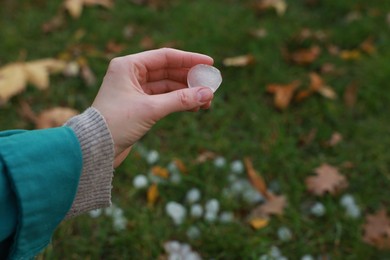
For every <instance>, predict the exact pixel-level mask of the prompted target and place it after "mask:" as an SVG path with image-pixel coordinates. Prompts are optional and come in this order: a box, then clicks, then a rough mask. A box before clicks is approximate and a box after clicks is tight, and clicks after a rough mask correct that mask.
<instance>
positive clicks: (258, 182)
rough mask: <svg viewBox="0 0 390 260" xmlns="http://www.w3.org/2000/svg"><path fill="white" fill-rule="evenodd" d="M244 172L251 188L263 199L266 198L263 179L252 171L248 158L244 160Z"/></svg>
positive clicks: (266, 192)
mask: <svg viewBox="0 0 390 260" xmlns="http://www.w3.org/2000/svg"><path fill="white" fill-rule="evenodd" d="M244 163H245V167H246V172H247V174H248V178H249V181H250V182H251V183H252V185H253V187H254V188H255V189H256V190H257V191H258V192H259V193H260V194H261V195H263V196H264V197H267V196H268V190H267V185H266V183H265V181H264V179H263V177H262V176H261V175H260V174H259V173H258V172H257V171H256V170H255V169H254V167H253V163H252V161H251V160H250V159H249V158H245V159H244Z"/></svg>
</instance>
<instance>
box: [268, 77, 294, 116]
mask: <svg viewBox="0 0 390 260" xmlns="http://www.w3.org/2000/svg"><path fill="white" fill-rule="evenodd" d="M300 84H301V83H300V82H299V81H297V80H296V81H293V82H291V83H290V84H286V85H280V84H269V85H268V86H267V92H269V93H272V94H274V105H275V107H276V108H277V109H279V110H284V109H286V108H287V107H288V106H289V104H290V102H291V99H292V97H293V95H294V92H295V90H296V89H297V88H298V87H299V85H300Z"/></svg>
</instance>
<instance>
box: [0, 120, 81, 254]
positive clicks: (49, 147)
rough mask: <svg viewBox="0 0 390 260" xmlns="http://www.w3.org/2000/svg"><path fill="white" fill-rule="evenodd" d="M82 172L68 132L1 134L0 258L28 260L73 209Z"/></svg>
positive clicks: (77, 148)
mask: <svg viewBox="0 0 390 260" xmlns="http://www.w3.org/2000/svg"><path fill="white" fill-rule="evenodd" d="M81 171H82V152H81V148H80V144H79V141H78V139H77V137H76V135H75V133H74V132H73V130H72V129H71V128H69V127H59V128H52V129H45V130H33V131H6V132H0V223H1V224H0V258H1V259H4V258H5V257H6V256H8V259H30V258H33V257H34V256H35V255H36V254H38V253H39V252H40V251H41V250H42V249H43V248H44V247H46V246H47V244H48V243H49V242H50V239H51V236H52V234H53V232H54V230H55V229H56V227H57V226H58V225H59V223H60V222H61V221H62V220H63V219H64V217H65V215H66V214H67V212H68V211H69V209H70V208H71V206H72V202H73V200H74V198H75V195H76V192H77V187H78V183H79V179H80V175H81Z"/></svg>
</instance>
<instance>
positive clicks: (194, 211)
mask: <svg viewBox="0 0 390 260" xmlns="http://www.w3.org/2000/svg"><path fill="white" fill-rule="evenodd" d="M190 214H191V217H194V218H199V217H201V216H202V215H203V208H202V206H201V205H199V204H193V205H191V209H190Z"/></svg>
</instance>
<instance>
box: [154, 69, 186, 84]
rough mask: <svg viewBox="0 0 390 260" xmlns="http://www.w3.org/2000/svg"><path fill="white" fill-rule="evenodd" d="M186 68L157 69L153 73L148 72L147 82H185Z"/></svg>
mask: <svg viewBox="0 0 390 260" xmlns="http://www.w3.org/2000/svg"><path fill="white" fill-rule="evenodd" d="M188 70H189V69H188V68H185V69H182V68H175V69H169V68H168V69H159V70H154V71H149V72H148V74H147V76H148V79H147V81H148V82H152V81H159V80H162V79H171V80H175V81H179V82H183V83H186V82H187V74H188Z"/></svg>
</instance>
